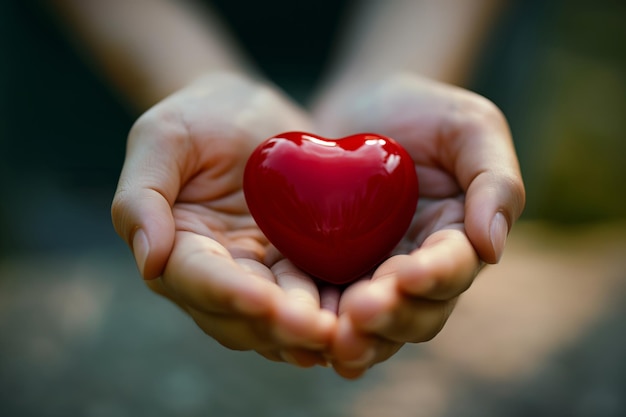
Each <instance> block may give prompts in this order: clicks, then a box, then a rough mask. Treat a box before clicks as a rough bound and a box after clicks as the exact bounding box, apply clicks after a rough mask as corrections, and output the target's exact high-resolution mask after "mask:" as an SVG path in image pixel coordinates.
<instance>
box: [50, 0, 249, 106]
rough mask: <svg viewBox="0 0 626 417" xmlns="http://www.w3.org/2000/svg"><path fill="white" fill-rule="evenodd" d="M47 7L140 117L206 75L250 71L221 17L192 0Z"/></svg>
mask: <svg viewBox="0 0 626 417" xmlns="http://www.w3.org/2000/svg"><path fill="white" fill-rule="evenodd" d="M48 3H49V4H50V6H51V7H52V10H53V11H54V12H55V14H57V15H58V16H59V17H60V20H61V22H62V23H63V24H64V26H65V27H67V28H69V32H70V36H69V37H70V38H71V39H72V40H75V41H76V43H77V46H78V48H79V49H81V50H83V52H85V53H86V55H87V56H88V58H90V59H91V61H93V63H94V64H95V66H96V67H97V70H98V71H99V72H100V73H102V74H103V75H104V76H105V78H107V79H108V81H109V82H111V83H112V85H113V86H114V87H115V88H116V89H117V90H118V91H119V92H120V93H121V94H122V96H123V97H124V98H125V99H127V101H128V102H129V103H130V104H131V106H132V107H134V110H136V111H138V112H142V111H144V110H146V109H147V108H148V107H150V106H152V105H153V104H155V103H156V102H158V101H160V100H161V99H163V98H164V97H165V96H167V95H169V94H170V93H172V92H174V91H176V90H178V89H180V88H181V87H183V86H184V85H186V84H188V83H189V82H190V81H191V80H193V79H194V78H196V77H198V76H199V75H201V74H203V73H207V72H212V71H236V72H244V71H245V69H244V60H243V58H242V57H241V56H240V55H239V53H238V52H236V48H235V46H234V43H233V42H232V40H230V39H229V38H228V36H227V34H226V32H225V30H224V29H223V28H222V27H221V26H220V23H219V22H218V20H217V19H216V17H215V16H213V15H212V13H211V11H210V10H207V9H206V8H200V7H199V6H198V5H197V4H194V3H192V2H190V1H180V0H179V1H168V0H131V1H129V0H108V1H105V0H48Z"/></svg>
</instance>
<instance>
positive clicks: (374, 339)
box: [317, 75, 525, 378]
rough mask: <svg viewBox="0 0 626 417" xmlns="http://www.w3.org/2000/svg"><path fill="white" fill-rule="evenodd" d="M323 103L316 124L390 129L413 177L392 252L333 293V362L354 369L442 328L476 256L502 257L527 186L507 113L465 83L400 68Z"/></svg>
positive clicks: (352, 373) (331, 128)
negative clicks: (400, 235)
mask: <svg viewBox="0 0 626 417" xmlns="http://www.w3.org/2000/svg"><path fill="white" fill-rule="evenodd" d="M320 103H321V104H320V105H319V106H318V107H317V121H318V126H319V127H320V129H321V133H322V134H325V135H329V136H337V137H340V136H344V135H346V134H349V133H355V132H367V131H372V132H376V133H379V134H384V135H388V136H390V137H392V138H394V139H396V140H397V141H399V142H400V143H401V144H402V145H403V146H404V147H405V148H406V149H407V151H408V152H409V153H410V154H411V156H412V158H413V159H414V161H415V164H416V169H417V172H418V175H419V179H420V202H419V203H418V213H416V217H415V218H414V221H413V224H412V225H411V227H410V229H409V231H408V233H407V234H406V237H405V239H404V240H403V242H402V243H401V244H400V245H399V246H398V248H397V253H396V254H395V255H394V256H392V257H390V258H389V259H388V260H387V261H385V262H384V263H383V264H382V265H380V267H379V268H378V269H377V270H376V271H375V272H374V273H373V275H372V277H371V280H363V281H360V282H358V283H356V284H354V285H352V286H350V287H349V288H348V289H346V291H345V292H344V294H343V295H342V298H341V300H340V303H339V318H338V327H337V331H336V333H335V335H334V339H333V347H332V356H333V358H334V359H333V366H334V368H335V370H336V371H337V372H338V373H339V374H340V375H342V376H344V377H347V378H355V377H358V376H360V375H362V374H363V373H364V372H365V371H366V370H367V369H368V368H369V367H371V366H372V365H373V364H375V363H378V362H381V361H384V360H386V359H388V358H389V357H391V356H392V355H393V354H395V353H396V352H397V351H398V350H399V349H400V348H401V346H402V345H403V344H404V343H408V342H422V341H427V340H429V339H431V338H433V337H434V336H435V335H436V334H437V333H438V332H439V331H440V330H441V329H442V327H443V326H444V324H445V322H446V320H447V318H448V317H449V315H450V313H451V312H452V310H453V308H454V305H455V303H456V300H457V299H458V297H459V295H460V294H461V293H462V292H464V291H465V290H466V289H467V288H469V286H470V285H471V283H472V281H473V279H474V278H475V276H476V275H477V274H478V272H479V270H480V268H481V266H482V265H483V262H487V263H496V262H498V260H499V259H500V257H501V255H502V252H503V250H504V244H505V240H506V236H507V234H508V232H509V230H510V228H511V226H512V225H513V223H514V222H515V221H516V220H517V218H518V217H519V216H520V214H521V212H522V209H523V206H524V199H525V195H524V186H523V183H522V179H521V175H520V171H519V166H518V162H517V158H516V155H515V150H514V147H513V143H512V140H511V135H510V132H509V129H508V125H507V123H506V120H505V118H504V117H503V116H502V114H501V112H500V111H499V110H498V109H497V108H496V106H495V105H493V104H492V103H491V102H489V101H488V100H486V99H485V98H482V97H480V96H478V95H476V94H473V93H471V92H469V91H466V90H463V89H460V88H456V87H452V86H448V85H444V84H440V83H437V82H434V81H430V80H426V79H422V78H419V77H416V76H413V75H398V76H396V77H392V78H390V79H387V80H385V81H383V82H380V83H378V84H375V85H373V86H370V87H368V88H367V89H365V90H363V91H357V90H356V89H353V88H351V89H350V90H349V91H335V92H333V93H331V94H330V95H329V96H327V97H326V98H325V99H322V100H321V101H320Z"/></svg>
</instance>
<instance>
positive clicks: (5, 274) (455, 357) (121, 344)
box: [0, 0, 626, 417]
mask: <svg viewBox="0 0 626 417" xmlns="http://www.w3.org/2000/svg"><path fill="white" fill-rule="evenodd" d="M215 3H216V8H217V9H218V10H220V11H222V12H223V13H224V15H225V18H226V19H227V20H228V21H229V23H230V24H231V25H233V27H235V28H236V29H237V34H238V36H239V37H240V39H241V40H242V42H243V43H244V44H247V45H250V51H249V52H250V53H251V55H252V56H253V57H255V58H257V59H258V60H259V61H260V62H261V65H262V66H263V69H264V70H265V72H266V73H267V74H268V75H269V76H270V77H272V78H274V79H276V80H278V81H279V83H280V84H281V85H282V86H283V87H284V88H285V89H286V90H288V91H289V92H290V93H292V94H293V95H294V96H295V97H297V98H298V99H301V100H304V99H305V98H306V94H307V92H308V90H309V88H310V87H311V86H312V85H313V84H314V82H315V80H316V79H317V78H318V77H319V76H320V74H321V72H322V70H323V68H324V64H325V63H326V60H327V57H328V55H327V54H328V50H327V45H328V44H329V43H331V39H332V38H333V37H334V35H335V34H336V33H337V32H338V30H339V26H340V22H341V16H342V13H343V12H345V11H346V10H348V7H349V6H350V2H348V1H335V2H332V1H321V2H300V3H299V2H287V1H284V2H278V3H280V4H281V7H278V8H277V9H274V12H272V13H268V12H267V7H266V6H265V2H252V1H244V0H237V1H235V0H233V1H227V0H223V1H217V2H215ZM270 3H272V2H270ZM329 8H330V9H329ZM331 9H332V10H331ZM242 10H245V11H246V12H245V13H241V11H242ZM276 10H279V12H277V11H276ZM329 10H330V11H329ZM294 16H299V17H298V18H296V19H294ZM304 17H306V18H307V19H311V21H313V22H316V26H315V27H316V31H315V32H310V33H311V36H310V38H308V39H307V40H306V42H307V48H306V49H304V51H305V52H306V53H302V51H303V48H298V47H296V46H295V45H291V44H289V42H290V41H292V40H294V39H291V38H290V37H287V38H285V37H284V33H289V32H290V30H297V28H298V27H299V25H301V24H303V23H302V19H304ZM625 21H626V3H624V2H622V1H618V0H616V1H609V0H599V1H593V2H592V1H559V0H554V1H550V2H544V1H536V0H529V1H519V2H514V3H513V5H512V7H511V8H510V10H509V12H508V13H507V14H506V15H505V16H504V17H503V19H502V20H501V21H500V23H499V25H498V27H497V29H496V30H495V32H494V35H493V36H492V37H491V39H490V41H489V42H488V43H487V45H486V47H485V50H484V54H483V55H482V56H481V59H480V62H479V64H478V70H477V72H476V75H475V78H474V80H473V82H472V84H471V88H472V89H474V90H476V91H478V92H480V93H482V94H484V95H486V96H487V97H489V98H490V99H492V100H493V101H495V102H496V104H498V105H499V106H500V107H501V108H502V109H503V111H504V113H505V114H506V115H507V117H508V119H509V121H510V124H511V128H512V131H513V135H514V138H515V140H516V146H517V149H518V154H519V157H520V162H521V164H522V170H523V174H524V177H525V181H526V185H527V191H528V205H527V210H526V212H525V214H524V217H523V219H522V221H521V222H520V223H519V225H518V226H516V227H515V228H514V231H513V233H512V235H511V238H510V243H509V249H508V251H507V253H506V255H505V257H504V259H503V262H502V263H501V264H500V265H498V266H496V267H493V268H488V269H487V270H486V271H485V272H484V274H483V275H481V278H479V280H478V281H477V282H476V284H475V285H474V286H473V287H472V289H471V290H470V291H469V292H468V294H467V295H466V296H465V297H464V298H463V299H462V300H461V303H460V305H459V308H458V309H457V312H456V313H455V315H454V316H453V318H452V319H451V321H450V323H449V325H448V326H447V327H446V329H444V331H443V332H442V334H441V335H440V336H438V337H437V338H436V339H435V340H434V341H433V342H431V343H427V344H424V345H420V346H407V347H406V348H405V349H403V350H402V352H401V353H400V354H398V355H397V356H396V357H394V358H393V359H392V360H390V361H388V362H386V363H385V364H382V365H380V366H378V367H376V368H375V369H373V370H372V372H371V373H370V374H369V375H367V376H366V377H365V378H363V379H361V380H359V381H355V382H348V381H344V380H341V379H340V378H338V377H336V376H334V375H333V373H332V371H330V370H328V369H321V368H320V369H317V368H316V369H312V370H298V369H293V368H291V367H289V366H287V365H282V364H273V363H268V362H267V361H265V360H262V359H260V358H257V357H256V356H255V355H253V354H249V353H241V352H231V351H228V350H226V349H224V348H222V347H220V346H219V345H217V344H216V343H215V342H214V341H212V340H210V339H208V338H207V337H206V336H204V335H203V334H201V332H200V330H199V329H198V328H197V327H196V326H195V325H193V323H191V321H190V320H189V319H188V318H187V317H185V316H184V315H183V314H181V313H180V312H179V311H178V310H177V309H176V308H175V307H173V306H171V305H169V304H168V303H167V302H165V301H164V300H161V299H159V298H157V297H156V296H155V295H153V294H152V293H150V292H149V291H148V290H147V289H145V287H144V286H143V284H142V283H141V280H140V279H139V275H138V274H137V272H136V269H135V266H134V264H133V261H132V259H131V257H130V253H129V252H128V250H127V248H126V247H125V246H124V244H123V242H122V241H121V240H120V239H119V238H117V236H116V235H115V234H114V232H113V229H112V227H111V223H110V217H109V207H110V202H111V198H112V195H113V191H114V189H115V183H116V180H117V176H118V174H119V171H120V169H121V165H122V161H123V156H124V146H125V139H126V134H127V132H128V130H129V128H130V126H131V125H132V122H133V119H134V117H135V115H132V114H130V113H129V112H128V111H126V109H125V108H124V106H122V105H121V101H120V99H119V97H116V95H115V94H114V93H113V92H112V91H110V90H109V89H108V88H107V86H106V84H105V83H104V82H103V80H102V79H101V78H100V77H99V76H98V75H97V73H95V72H94V71H93V70H92V68H91V67H90V65H89V64H88V63H86V61H85V60H84V59H82V57H81V56H80V54H79V53H78V52H77V49H76V48H75V45H74V43H73V40H72V39H71V38H70V39H68V38H67V37H66V36H65V35H64V33H63V31H62V30H61V29H60V28H59V27H58V26H57V23H56V20H55V19H54V17H53V16H52V15H51V14H50V13H48V12H47V9H46V8H45V7H43V6H42V4H41V3H40V2H37V1H35V0H4V1H2V2H0V41H1V42H2V45H1V48H0V51H2V52H1V54H2V55H1V56H2V59H1V61H0V62H1V63H0V100H1V101H0V192H1V194H0V415H2V416H57V415H58V416H69V415H81V416H90V417H91V416H93V417H100V416H142V415H150V416H172V415H175V416H204V415H218V416H251V415H254V416H272V417H274V416H277V417H278V416H290V417H295V416H303V417H304V416H306V417H309V416H326V417H329V416H365V417H367V416H381V415H385V416H399V417H400V416H427V417H430V416H432V417H435V416H436V417H443V416H457V417H465V416H518V415H519V416H528V415H533V416H590V415H593V416H624V415H626V396H624V395H623V394H624V393H625V392H626V353H625V352H626V335H625V332H624V325H623V323H624V321H625V320H626V307H624V306H625V305H626V303H625V302H626V223H625V222H624V220H625V218H626V187H625V186H624V181H625V180H626V137H625V133H624V132H626V25H624V22H625ZM259 22H262V23H264V24H263V27H264V28H265V30H264V38H263V40H261V41H259V39H258V37H259V32H258V27H259V26H258V25H259ZM300 32H306V31H300ZM272 39H275V40H279V41H280V42H282V43H281V45H283V46H282V47H281V48H278V49H277V48H276V45H277V44H278V43H279V42H272V41H271V40H272ZM255 40H256V42H253V41H255ZM285 56H288V57H289V60H288V62H289V65H286V64H285Z"/></svg>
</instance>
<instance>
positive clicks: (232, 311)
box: [112, 74, 336, 366]
mask: <svg viewBox="0 0 626 417" xmlns="http://www.w3.org/2000/svg"><path fill="white" fill-rule="evenodd" d="M308 128H309V120H308V118H307V117H306V116H305V115H304V113H303V112H302V111H301V110H300V109H298V108H297V107H296V106H295V105H294V104H293V103H291V102H289V101H288V100H286V99H285V98H283V97H282V96H281V94H280V93H279V92H278V91H277V90H275V89H273V88H271V87H269V86H263V85H260V84H258V83H256V82H252V81H250V80H248V79H246V78H244V77H242V76H238V75H232V74H213V75H209V76H206V77H204V78H202V79H199V80H197V81H196V82H194V83H193V84H191V85H190V86H188V87H186V88H185V89H183V90H181V91H179V92H177V93H175V94H174V95H172V96H170V97H168V98H166V99H165V100H163V101H162V102H160V103H159V104H157V105H156V106H154V107H153V108H152V109H150V110H149V111H147V112H146V113H145V114H144V115H143V116H141V117H140V118H139V119H138V121H137V122H136V123H135V125H134V126H133V128H132V129H131V132H130V134H129V137H128V147H127V155H126V159H125V162H124V167H123V170H122V173H121V176H120V181H119V185H118V188H117V191H116V194H115V197H114V201H113V206H112V217H113V222H114V225H115V228H116V230H117V232H118V233H119V234H120V236H121V237H122V238H124V239H125V240H126V242H127V243H128V244H129V245H130V247H131V249H132V251H133V254H134V256H135V259H136V262H137V265H138V267H139V270H140V272H141V274H142V275H143V277H144V278H145V280H146V283H147V284H148V286H149V287H150V288H151V289H152V290H154V291H155V292H157V293H159V294H162V295H164V296H166V297H168V298H169V299H171V300H172V301H174V302H175V303H177V304H178V305H179V306H180V307H181V308H183V309H184V310H185V311H186V312H187V313H188V314H189V315H190V316H191V317H192V318H193V319H194V320H195V322H196V323H197V324H198V326H199V327H201V328H202V330H203V331H204V332H206V333H207V334H208V335H210V336H211V337H213V338H214V339H216V340H217V341H218V342H219V343H221V344H223V345H225V346H227V347H229V348H231V349H237V350H255V351H257V352H259V353H260V354H261V355H263V356H265V357H267V358H269V359H272V360H284V361H288V362H291V363H295V364H298V365H301V366H311V365H314V364H316V363H319V364H324V363H325V362H326V359H325V357H324V354H323V351H324V349H325V348H326V347H327V346H328V345H329V342H330V340H331V338H332V334H334V331H335V327H336V316H335V315H334V314H333V313H331V312H329V311H328V310H326V309H323V308H321V307H320V306H321V303H323V302H324V301H323V300H322V299H321V297H320V294H319V291H318V289H317V287H316V285H315V284H314V282H313V281H312V280H311V279H310V278H309V277H307V276H306V275H304V274H302V273H301V272H300V271H298V270H297V269H296V268H295V267H293V266H292V265H291V263H289V262H288V261H287V260H285V259H281V257H280V256H279V255H278V254H277V253H275V250H272V247H271V245H269V244H268V242H267V240H266V239H265V237H264V236H263V234H262V233H261V232H260V230H259V229H258V227H257V226H256V224H255V222H254V220H253V219H252V217H251V216H250V214H249V212H248V209H247V206H246V203H245V199H244V196H243V192H242V176H243V170H244V166H245V163H246V161H247V158H248V156H249V155H250V153H251V152H252V150H253V149H254V148H255V147H256V146H257V145H258V144H259V143H260V142H261V141H262V140H264V139H265V138H267V137H270V136H272V135H275V134H276V133H277V132H282V131H288V130H306V129H308Z"/></svg>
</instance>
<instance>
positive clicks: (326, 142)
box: [243, 132, 418, 284]
mask: <svg viewBox="0 0 626 417" xmlns="http://www.w3.org/2000/svg"><path fill="white" fill-rule="evenodd" d="M243 190H244V194H245V198H246V202H247V204H248V208H249V210H250V214H252V217H253V218H254V220H255V221H256V223H257V225H258V226H259V228H260V229H261V231H262V232H263V233H264V234H265V236H266V237H267V238H268V239H269V241H270V242H271V243H272V244H274V246H275V247H276V248H277V249H278V250H279V251H280V252H281V253H282V254H283V255H284V256H285V257H286V258H288V259H290V260H291V261H292V262H293V263H294V264H295V265H296V266H298V267H299V268H300V269H302V270H303V271H305V272H308V273H309V274H311V275H312V276H314V277H317V278H319V279H322V280H324V281H327V282H331V283H334V284H344V283H348V282H351V281H354V280H356V279H358V278H359V277H361V276H363V275H364V274H366V273H367V272H369V271H370V270H371V269H372V268H373V267H375V266H376V265H377V264H379V263H380V262H381V261H383V260H384V259H385V258H386V257H387V256H389V254H390V252H391V250H392V249H393V248H394V247H395V246H396V245H397V244H398V242H399V241H400V239H402V236H404V234H405V233H406V230H407V228H408V227H409V225H410V223H411V219H412V218H413V215H414V213H415V208H416V205H417V199H418V182H417V174H416V173H415V165H414V163H413V161H412V159H411V157H410V156H409V154H408V153H407V152H406V151H405V150H404V149H403V148H402V147H401V146H400V145H399V144H398V143H397V142H395V141H394V140H393V139H391V138H387V137H384V136H381V135H375V134H370V133H363V134H358V135H353V136H348V137H345V138H342V139H326V138H322V137H319V136H315V135H312V134H309V133H303V132H288V133H283V134H281V135H278V136H275V137H272V138H270V139H267V140H266V141H264V142H263V143H261V145H259V147H258V148H257V149H256V150H255V151H254V152H253V153H252V155H251V156H250V159H249V160H248V163H247V165H246V168H245V173H244V178H243Z"/></svg>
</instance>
